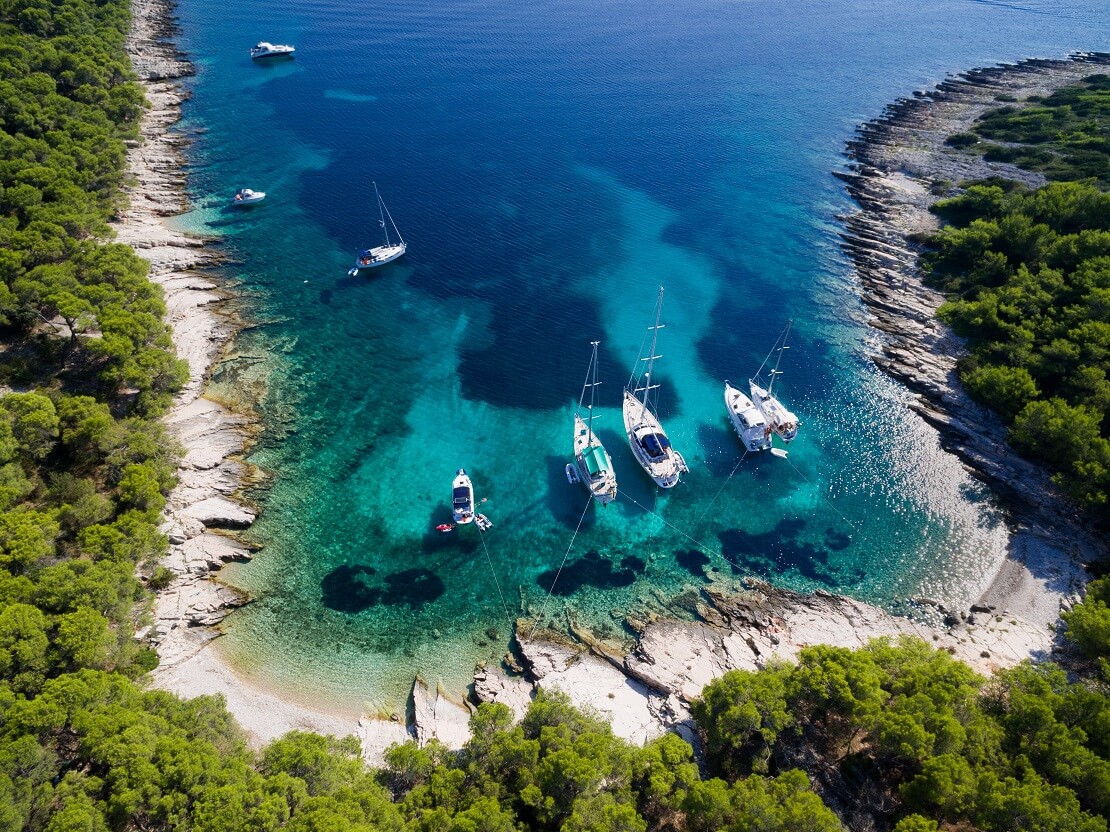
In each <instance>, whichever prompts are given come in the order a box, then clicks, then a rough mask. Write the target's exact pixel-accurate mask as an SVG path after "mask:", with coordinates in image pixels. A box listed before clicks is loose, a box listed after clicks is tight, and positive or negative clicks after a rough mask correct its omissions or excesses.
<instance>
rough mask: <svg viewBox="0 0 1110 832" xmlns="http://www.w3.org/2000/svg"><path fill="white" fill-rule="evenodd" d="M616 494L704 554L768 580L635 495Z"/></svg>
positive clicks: (762, 573) (764, 573) (763, 573)
mask: <svg viewBox="0 0 1110 832" xmlns="http://www.w3.org/2000/svg"><path fill="white" fill-rule="evenodd" d="M617 496H618V497H624V498H625V499H626V500H629V501H631V502H632V503H634V504H635V505H637V506H639V507H640V508H641V509H643V510H644V511H646V512H647V513H648V514H650V515H652V516H653V517H656V518H658V519H659V521H660V522H661V523H662V524H663V525H664V526H667V527H668V528H670V529H672V530H673V531H676V532H678V533H679V534H680V535H682V536H683V537H685V538H686V539H687V540H689V541H690V542H691V543H693V544H694V545H695V546H697V547H698V548H699V549H701V550H702V551H703V552H705V553H706V554H708V555H716V556H717V557H719V558H721V560H723V561H725V563H727V564H729V565H730V566H734V567H736V568H737V569H741V570H744V571H745V572H753V573H755V574H756V576H757V577H759V578H761V579H763V580H764V581H768V582H770V579H769V578H768V577H767V573H766V572H760V570H758V569H752V568H750V567H747V566H741V565H740V564H739V563H737V562H736V561H734V560H733V559H732V558H730V557H729V556H728V555H726V554H725V553H724V552H723V551H720V550H717V549H714V548H712V547H710V546H706V545H705V544H704V543H702V542H701V541H700V540H698V539H697V538H696V537H692V536H690V535H688V534H686V532H684V531H682V529H680V528H679V527H678V526H676V525H675V524H674V523H672V522H670V521H669V520H668V519H667V518H666V517H664V516H663V515H662V514H659V513H658V512H656V511H652V510H651V509H650V508H648V507H647V506H645V505H644V504H643V503H641V502H640V501H639V500H637V499H636V498H635V497H629V496H628V495H627V494H625V493H624V492H623V491H618V492H617Z"/></svg>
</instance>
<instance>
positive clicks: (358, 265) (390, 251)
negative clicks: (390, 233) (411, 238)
mask: <svg viewBox="0 0 1110 832" xmlns="http://www.w3.org/2000/svg"><path fill="white" fill-rule="evenodd" d="M406 248H407V246H406V245H405V244H404V243H400V244H399V245H393V246H378V247H377V248H372V249H370V250H369V251H367V252H366V254H365V255H360V256H359V257H357V258H355V271H361V270H362V269H376V268H377V267H378V266H384V265H385V264H386V263H392V262H393V261H394V260H396V259H397V258H398V257H400V256H401V255H402V254H404V253H405V249H406Z"/></svg>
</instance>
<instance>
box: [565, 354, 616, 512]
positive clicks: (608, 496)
mask: <svg viewBox="0 0 1110 832" xmlns="http://www.w3.org/2000/svg"><path fill="white" fill-rule="evenodd" d="M600 343H601V342H600V341H591V342H590V344H591V345H592V346H593V353H592V354H591V355H590V365H589V367H587V368H586V381H585V382H584V383H583V385H582V395H581V396H579V397H578V410H579V411H580V410H581V409H582V403H583V402H584V401H585V400H586V388H587V387H588V388H589V389H590V405H589V410H587V411H586V414H587V415H586V418H585V419H583V418H582V417H581V416H580V415H579V414H578V412H575V414H574V462H572V463H570V464H569V465H567V467H566V473H567V479H568V480H569V481H570V482H572V483H577V482H581V483H584V484H585V486H586V488H588V489H589V490H590V493H591V494H593V496H594V499H595V500H597V502H599V503H600V504H601V505H603V506H606V505H609V503H611V502H613V500H615V499H617V475H616V473H615V472H614V471H613V461H612V460H611V459H610V458H609V453H608V451H606V450H605V446H604V445H602V444H601V440H600V439H599V438H598V436H597V434H596V433H594V394H595V391H596V390H597V386H598V385H599V384H600V383H601V382H599V381H598V380H597V345H598V344H600Z"/></svg>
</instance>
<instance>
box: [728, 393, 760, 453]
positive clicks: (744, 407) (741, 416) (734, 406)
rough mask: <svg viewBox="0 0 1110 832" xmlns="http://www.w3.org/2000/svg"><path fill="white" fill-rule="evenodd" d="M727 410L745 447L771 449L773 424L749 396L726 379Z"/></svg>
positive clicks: (751, 449)
mask: <svg viewBox="0 0 1110 832" xmlns="http://www.w3.org/2000/svg"><path fill="white" fill-rule="evenodd" d="M725 410H727V411H728V419H729V421H730V422H732V427H733V428H734V429H735V430H736V435H737V436H739V437H740V441H741V442H743V443H744V447H745V448H747V449H748V450H749V451H752V452H753V453H754V452H756V451H769V450H770V449H771V426H770V425H769V424H767V419H766V418H764V416H763V412H762V411H761V410H760V409H759V408H758V407H756V406H755V403H754V402H752V400H751V399H749V398H748V397H747V396H745V395H744V394H743V393H741V392H740V391H739V390H737V389H736V388H735V387H733V386H732V385H731V384H729V383H728V380H727V379H726V380H725Z"/></svg>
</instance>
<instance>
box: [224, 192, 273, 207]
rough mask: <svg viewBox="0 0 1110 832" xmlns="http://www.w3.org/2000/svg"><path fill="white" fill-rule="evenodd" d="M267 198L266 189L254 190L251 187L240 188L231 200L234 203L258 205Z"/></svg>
mask: <svg viewBox="0 0 1110 832" xmlns="http://www.w3.org/2000/svg"><path fill="white" fill-rule="evenodd" d="M265 198H266V192H265V191H252V190H251V189H250V188H240V189H239V190H237V191H236V192H235V196H234V198H233V199H232V200H231V204H232V205H257V204H258V203H259V202H261V201H262V200H264V199H265Z"/></svg>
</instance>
